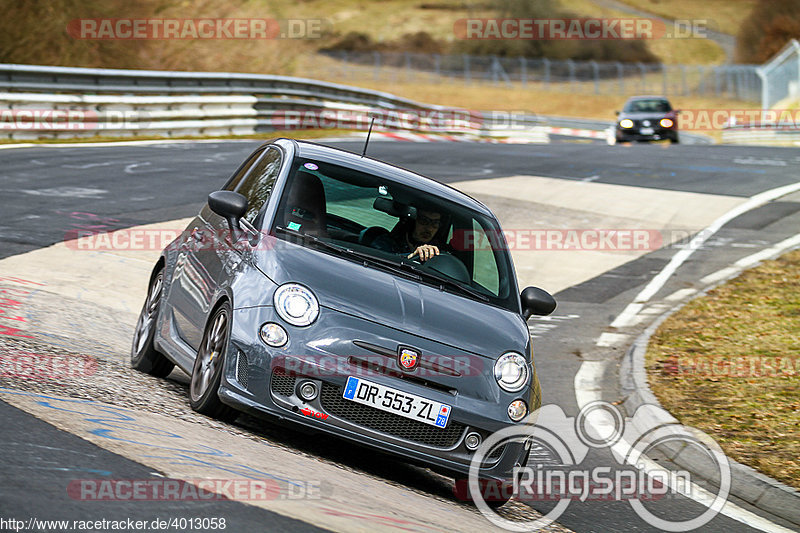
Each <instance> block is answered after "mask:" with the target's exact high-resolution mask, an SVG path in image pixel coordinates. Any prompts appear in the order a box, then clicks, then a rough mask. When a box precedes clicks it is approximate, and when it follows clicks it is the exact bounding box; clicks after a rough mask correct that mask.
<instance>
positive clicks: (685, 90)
mask: <svg viewBox="0 0 800 533" xmlns="http://www.w3.org/2000/svg"><path fill="white" fill-rule="evenodd" d="M681 85H683V87H681V89H682V90H683V92H682V93H681V94H683V96H686V94H687V93H688V91H689V86H688V84H687V81H686V65H681Z"/></svg>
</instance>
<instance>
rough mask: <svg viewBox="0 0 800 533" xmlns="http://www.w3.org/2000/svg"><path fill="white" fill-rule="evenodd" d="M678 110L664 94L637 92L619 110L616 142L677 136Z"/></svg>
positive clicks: (645, 140)
mask: <svg viewBox="0 0 800 533" xmlns="http://www.w3.org/2000/svg"><path fill="white" fill-rule="evenodd" d="M678 112H679V111H678V110H677V109H672V105H670V103H669V100H667V99H666V98H664V97H663V96H634V97H632V98H629V99H628V101H627V102H625V106H624V107H623V108H622V111H621V112H620V111H617V123H616V127H615V131H614V138H615V140H616V142H618V143H620V142H630V141H637V142H649V141H660V140H669V141H670V142H671V143H673V144H675V143H678V142H679V139H678Z"/></svg>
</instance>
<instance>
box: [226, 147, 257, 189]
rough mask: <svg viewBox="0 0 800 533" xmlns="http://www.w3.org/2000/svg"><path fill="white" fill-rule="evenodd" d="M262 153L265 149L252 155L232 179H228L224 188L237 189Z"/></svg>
mask: <svg viewBox="0 0 800 533" xmlns="http://www.w3.org/2000/svg"><path fill="white" fill-rule="evenodd" d="M262 155H264V152H263V151H261V152H258V153H255V154H253V155H251V156H250V159H248V160H247V161H246V162H245V163H244V165H242V166H241V168H239V170H237V171H236V174H235V175H234V176H233V177H232V178H231V179H230V180H228V183H227V184H226V185H225V188H224V189H223V190H225V191H235V190H236V187H237V186H238V185H239V184H240V183H241V182H242V179H243V178H244V177H245V176H246V175H247V173H248V172H250V169H251V168H253V165H255V163H256V161H258V159H259V158H260V157H261V156H262Z"/></svg>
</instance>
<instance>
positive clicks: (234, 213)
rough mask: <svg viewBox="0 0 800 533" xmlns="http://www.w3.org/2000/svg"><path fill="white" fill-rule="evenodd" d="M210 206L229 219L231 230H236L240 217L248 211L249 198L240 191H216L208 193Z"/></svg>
mask: <svg viewBox="0 0 800 533" xmlns="http://www.w3.org/2000/svg"><path fill="white" fill-rule="evenodd" d="M208 207H210V208H211V210H212V211H213V212H215V213H216V214H218V215H219V216H221V217H223V218H225V219H227V221H228V225H229V226H230V228H231V231H235V230H236V228H237V227H238V222H239V219H240V218H242V217H243V216H244V214H245V213H246V212H247V198H245V197H244V196H242V195H241V194H239V193H238V192H233V191H214V192H212V193H211V194H209V195H208Z"/></svg>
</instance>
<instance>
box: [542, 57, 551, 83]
mask: <svg viewBox="0 0 800 533" xmlns="http://www.w3.org/2000/svg"><path fill="white" fill-rule="evenodd" d="M542 61H544V84H545V86H546V87H548V88H549V87H550V60H549V59H547V58H546V57H545V58H543V59H542Z"/></svg>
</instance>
